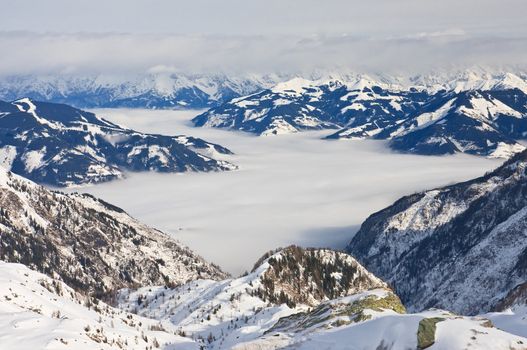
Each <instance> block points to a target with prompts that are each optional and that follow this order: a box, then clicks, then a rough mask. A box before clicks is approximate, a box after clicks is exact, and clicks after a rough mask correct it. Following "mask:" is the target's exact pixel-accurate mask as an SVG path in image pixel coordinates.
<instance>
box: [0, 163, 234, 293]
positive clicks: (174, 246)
mask: <svg viewBox="0 0 527 350" xmlns="http://www.w3.org/2000/svg"><path fill="white" fill-rule="evenodd" d="M0 259H1V260H4V261H9V262H16V263H22V264H25V265H27V266H29V267H30V268H33V269H35V270H38V271H41V272H44V273H46V274H48V275H50V276H57V277H60V278H61V279H62V280H63V281H64V282H66V283H67V284H68V285H70V286H71V287H72V288H74V289H76V290H79V291H83V292H84V293H89V294H92V295H97V296H100V297H107V296H109V295H110V294H111V292H112V291H114V290H116V289H119V288H123V287H134V286H141V285H152V284H168V285H178V284H182V283H185V282H187V281H190V280H194V279H197V278H211V279H222V278H225V276H226V275H225V274H224V273H223V272H222V271H221V270H220V269H219V268H218V267H217V266H215V265H212V264H210V263H208V262H206V261H204V260H203V259H202V258H201V257H199V256H198V255H196V254H194V253H193V252H192V251H190V250H189V249H188V248H186V247H184V246H182V245H181V244H180V243H179V242H177V241H175V240H173V239H171V238H170V237H169V236H167V235H165V234H164V233H162V232H159V231H157V230H155V229H153V228H150V227H148V226H146V225H144V224H141V223H140V222H138V221H137V220H135V219H133V218H131V217H130V216H128V214H126V213H125V212H124V211H123V210H121V209H119V208H117V207H115V206H112V205H110V204H108V203H105V202H104V201H101V200H98V199H96V198H93V197H91V196H89V195H79V194H62V193H59V192H52V191H49V190H47V189H46V188H44V187H42V186H39V185H37V184H35V183H32V182H31V181H29V180H26V179H24V178H22V177H20V176H18V175H15V174H13V173H10V172H7V171H6V170H4V169H3V168H0Z"/></svg>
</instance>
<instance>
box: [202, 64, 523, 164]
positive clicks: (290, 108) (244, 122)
mask: <svg viewBox="0 0 527 350" xmlns="http://www.w3.org/2000/svg"><path fill="white" fill-rule="evenodd" d="M477 81H478V80H475V81H472V82H469V81H466V82H465V83H464V84H461V83H460V82H458V83H457V84H453V83H445V84H444V85H439V86H438V85H424V86H423V85H415V86H411V85H410V86H402V85H397V84H395V83H386V82H382V81H376V80H372V79H367V78H364V77H361V78H360V79H358V80H356V81H353V82H347V81H341V80H319V81H311V80H305V79H300V78H296V79H293V80H290V81H288V82H284V83H280V84H278V85H276V86H275V87H273V88H272V89H267V90H263V91H261V92H258V93H254V94H251V95H248V96H245V97H239V98H235V99H233V100H231V101H229V102H226V103H224V104H222V105H220V106H217V107H214V108H211V109H210V110H208V111H206V112H205V113H203V114H201V115H199V116H197V117H195V118H194V119H193V122H194V124H195V125H196V126H198V127H203V126H206V127H217V128H226V129H232V130H241V131H246V132H251V133H255V134H257V135H276V134H289V133H295V132H299V131H304V130H324V129H335V130H336V131H335V132H333V133H331V134H329V135H327V136H326V139H340V140H342V139H365V138H372V139H380V140H389V145H390V147H391V148H392V149H394V150H397V151H401V152H407V153H416V154H424V155H434V154H453V153H459V152H461V153H468V154H473V155H484V156H490V157H503V158H505V157H508V156H510V155H512V154H514V153H516V152H519V151H522V150H523V149H525V147H524V146H523V145H522V144H521V143H520V141H521V140H522V139H524V138H525V135H526V133H527V122H526V120H527V82H526V80H525V79H524V78H521V77H519V76H516V75H514V74H510V73H506V74H501V75H498V76H496V77H495V78H494V79H493V80H490V81H485V82H484V83H477Z"/></svg>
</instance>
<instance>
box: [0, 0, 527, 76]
mask: <svg viewBox="0 0 527 350" xmlns="http://www.w3.org/2000/svg"><path fill="white" fill-rule="evenodd" d="M0 6H1V8H2V11H1V12H0V45H1V46H2V52H3V54H2V57H0V74H10V73H32V72H40V73H42V72H43V73H46V72H49V73H52V72H67V73H75V72H115V71H124V72H143V71H148V70H149V69H150V70H151V69H153V68H154V67H157V69H158V68H159V67H167V69H175V70H183V71H190V70H192V71H203V70H212V71H217V70H225V71H229V70H241V71H250V72H269V71H276V70H285V71H289V70H293V69H301V70H309V69H315V68H331V67H333V66H339V67H342V66H345V67H348V68H350V69H355V70H375V71H382V70H394V69H395V70H410V71H411V70H420V69H429V68H434V67H437V66H439V65H446V64H456V65H457V64H459V65H474V64H483V65H518V64H523V63H524V62H527V61H526V58H527V54H526V53H527V49H526V48H527V45H526V43H527V40H526V38H527V24H526V23H527V21H526V20H525V14H526V13H527V1H525V0H499V1H498V0H442V1H437V0H434V1H429V0H370V1H353V0H334V1H330V0H327V1H320V0H319V1H315V0H265V1H252V0H214V1H213V0H192V1H175V0H149V1H145V0H126V1H125V0H90V1H86V0H75V1H72V0H46V1H40V0H32V1H29V0H0Z"/></svg>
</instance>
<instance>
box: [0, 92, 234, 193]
mask: <svg viewBox="0 0 527 350" xmlns="http://www.w3.org/2000/svg"><path fill="white" fill-rule="evenodd" d="M225 154H231V152H230V151H229V150H228V149H226V148H224V147H221V146H219V145H215V144H212V143H208V142H206V141H204V140H202V139H198V138H193V137H187V136H163V135H153V134H144V133H140V132H136V131H134V130H131V129H127V128H124V127H122V126H119V125H116V124H113V123H110V122H108V121H106V120H104V119H102V118H99V117H97V116H96V115H94V114H93V113H89V112H85V111H82V110H79V109H75V108H73V107H70V106H67V105H62V104H53V103H45V102H36V101H33V100H30V99H28V98H25V99H21V100H17V101H14V102H11V103H8V102H2V101H0V164H1V165H2V166H3V167H5V168H7V169H9V170H12V171H13V172H15V173H17V174H20V175H22V176H24V177H27V178H29V179H31V180H33V181H36V182H39V183H45V184H50V185H54V186H70V185H78V184H85V183H96V182H102V181H108V180H112V179H116V178H121V177H123V176H124V172H125V171H147V170H155V171H160V172H184V171H220V170H232V169H235V168H236V167H235V166H234V165H232V164H230V163H228V162H226V161H224V160H218V159H215V158H217V157H218V156H220V157H221V156H223V155H225Z"/></svg>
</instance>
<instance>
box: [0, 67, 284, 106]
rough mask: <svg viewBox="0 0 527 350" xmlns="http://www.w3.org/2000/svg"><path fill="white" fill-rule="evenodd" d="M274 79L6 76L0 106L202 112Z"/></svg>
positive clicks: (275, 77)
mask: <svg viewBox="0 0 527 350" xmlns="http://www.w3.org/2000/svg"><path fill="white" fill-rule="evenodd" d="M282 79H283V78H282V77H281V76H279V75H261V76H260V75H247V76H240V77H228V76H226V75H224V74H186V75H185V74H169V73H157V74H155V73H152V74H144V75H137V76H131V77H111V76H67V75H66V76H33V75H28V76H9V77H4V78H0V100H4V101H13V100H17V99H21V98H24V97H29V98H31V99H32V100H37V101H46V102H55V103H64V104H69V105H72V106H75V107H77V108H94V107H129V108H152V109H164V108H171V109H178V108H185V109H189V108H207V107H211V106H215V105H218V104H221V103H223V102H226V101H228V100H230V99H232V98H235V97H239V96H243V95H247V94H250V93H253V92H256V91H260V90H262V89H265V88H268V87H270V86H273V85H274V84H276V83H278V82H279V81H281V80H282Z"/></svg>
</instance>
